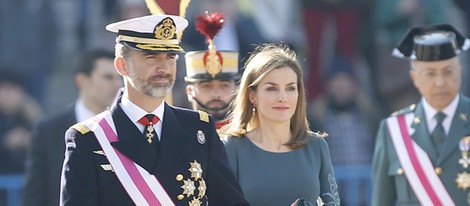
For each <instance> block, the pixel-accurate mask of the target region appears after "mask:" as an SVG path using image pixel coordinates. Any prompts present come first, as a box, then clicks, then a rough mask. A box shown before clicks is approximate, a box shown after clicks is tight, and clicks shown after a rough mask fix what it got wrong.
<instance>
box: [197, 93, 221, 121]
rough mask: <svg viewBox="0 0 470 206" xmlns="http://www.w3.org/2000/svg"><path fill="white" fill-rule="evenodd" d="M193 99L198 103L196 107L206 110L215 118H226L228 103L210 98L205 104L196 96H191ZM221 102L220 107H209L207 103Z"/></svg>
mask: <svg viewBox="0 0 470 206" xmlns="http://www.w3.org/2000/svg"><path fill="white" fill-rule="evenodd" d="M193 100H194V101H196V103H197V104H198V108H199V109H200V110H203V111H206V112H207V113H209V114H211V115H212V116H213V117H214V118H215V119H216V120H223V119H225V118H226V115H227V111H226V109H227V107H229V103H225V102H224V101H221V100H211V101H209V102H207V103H206V104H202V102H200V101H199V100H198V99H197V98H195V97H193ZM217 102H219V103H221V104H222V106H221V107H209V106H208V105H210V104H212V103H217Z"/></svg>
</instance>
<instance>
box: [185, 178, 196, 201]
mask: <svg viewBox="0 0 470 206" xmlns="http://www.w3.org/2000/svg"><path fill="white" fill-rule="evenodd" d="M183 182H184V184H183V186H181V188H182V189H183V195H186V197H189V196H190V195H194V190H195V189H196V187H195V186H194V181H192V180H190V179H188V180H183Z"/></svg>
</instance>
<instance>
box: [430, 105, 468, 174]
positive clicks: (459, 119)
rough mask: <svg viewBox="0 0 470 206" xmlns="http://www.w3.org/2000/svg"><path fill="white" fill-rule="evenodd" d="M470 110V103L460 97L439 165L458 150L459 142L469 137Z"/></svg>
mask: <svg viewBox="0 0 470 206" xmlns="http://www.w3.org/2000/svg"><path fill="white" fill-rule="evenodd" d="M469 109H470V101H469V100H468V99H467V98H465V97H463V96H460V102H459V105H458V107H457V110H456V111H455V115H454V118H453V119H452V124H451V126H450V131H449V134H448V135H447V138H446V140H445V142H444V146H443V147H442V148H441V151H440V155H439V158H438V161H437V164H438V165H439V164H440V163H442V162H443V161H444V160H445V159H446V158H447V157H448V156H449V155H450V154H451V153H452V152H454V150H455V149H456V148H458V146H457V145H458V144H459V141H460V140H461V139H462V138H463V137H465V136H467V135H469V133H468V131H469V128H468V125H469V123H468V119H467V118H468V117H469V116H468V115H469V114H468V111H469Z"/></svg>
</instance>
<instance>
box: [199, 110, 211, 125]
mask: <svg viewBox="0 0 470 206" xmlns="http://www.w3.org/2000/svg"><path fill="white" fill-rule="evenodd" d="M197 112H199V120H201V121H203V122H207V123H209V115H208V114H207V113H206V112H204V111H201V110H198V111H197Z"/></svg>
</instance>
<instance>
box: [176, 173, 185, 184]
mask: <svg viewBox="0 0 470 206" xmlns="http://www.w3.org/2000/svg"><path fill="white" fill-rule="evenodd" d="M181 180H183V175H182V174H178V175H176V181H178V182H179V181H181Z"/></svg>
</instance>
